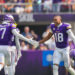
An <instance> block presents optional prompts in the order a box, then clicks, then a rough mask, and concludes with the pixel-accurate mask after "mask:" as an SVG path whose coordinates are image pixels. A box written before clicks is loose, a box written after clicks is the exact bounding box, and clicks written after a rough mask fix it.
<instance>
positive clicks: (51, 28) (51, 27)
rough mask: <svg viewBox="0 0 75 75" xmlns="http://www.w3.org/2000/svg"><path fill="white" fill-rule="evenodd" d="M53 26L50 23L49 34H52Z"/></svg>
mask: <svg viewBox="0 0 75 75" xmlns="http://www.w3.org/2000/svg"><path fill="white" fill-rule="evenodd" d="M53 24H54V23H51V24H50V32H52V33H53Z"/></svg>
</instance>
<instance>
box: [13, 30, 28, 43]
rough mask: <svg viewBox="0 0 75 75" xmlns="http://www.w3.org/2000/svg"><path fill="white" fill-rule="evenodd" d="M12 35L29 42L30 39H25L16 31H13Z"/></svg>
mask: <svg viewBox="0 0 75 75" xmlns="http://www.w3.org/2000/svg"><path fill="white" fill-rule="evenodd" d="M12 34H13V35H15V37H18V38H19V39H21V40H24V41H27V42H29V39H28V38H26V37H24V36H23V35H21V34H19V33H18V32H17V31H16V29H12Z"/></svg>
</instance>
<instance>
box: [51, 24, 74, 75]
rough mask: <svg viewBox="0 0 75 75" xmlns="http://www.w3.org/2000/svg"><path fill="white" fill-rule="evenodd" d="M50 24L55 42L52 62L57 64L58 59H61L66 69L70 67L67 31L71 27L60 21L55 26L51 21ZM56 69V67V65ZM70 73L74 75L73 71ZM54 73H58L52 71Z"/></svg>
mask: <svg viewBox="0 0 75 75" xmlns="http://www.w3.org/2000/svg"><path fill="white" fill-rule="evenodd" d="M50 26H51V30H52V33H53V34H54V37H55V43H56V50H55V52H54V55H53V64H59V63H60V61H61V60H63V61H64V66H65V67H66V68H67V69H68V68H69V67H70V57H69V50H70V47H69V46H68V37H69V34H68V31H69V30H70V29H71V25H70V24H68V23H61V24H60V25H59V26H55V24H54V23H52V24H51V25H50ZM54 69H55V68H54ZM56 69H58V68H57V67H56ZM71 74H72V75H75V73H71ZM54 75H58V74H55V73H54Z"/></svg>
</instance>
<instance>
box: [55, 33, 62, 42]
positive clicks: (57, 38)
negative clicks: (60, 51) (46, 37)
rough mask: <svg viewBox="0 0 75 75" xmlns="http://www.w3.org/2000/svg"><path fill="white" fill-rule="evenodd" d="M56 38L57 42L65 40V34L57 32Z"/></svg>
mask: <svg viewBox="0 0 75 75" xmlns="http://www.w3.org/2000/svg"><path fill="white" fill-rule="evenodd" d="M55 40H56V42H63V34H62V33H55Z"/></svg>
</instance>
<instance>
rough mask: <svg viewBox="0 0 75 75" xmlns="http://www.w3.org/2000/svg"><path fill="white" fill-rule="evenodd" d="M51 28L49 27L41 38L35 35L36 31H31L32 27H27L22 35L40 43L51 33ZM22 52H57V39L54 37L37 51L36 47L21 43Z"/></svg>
mask: <svg viewBox="0 0 75 75" xmlns="http://www.w3.org/2000/svg"><path fill="white" fill-rule="evenodd" d="M49 31H50V28H49V27H47V29H46V31H45V32H44V33H43V34H42V37H40V36H39V35H38V34H36V33H35V31H34V30H31V29H30V27H28V26H25V27H24V32H23V33H21V34H22V35H23V36H25V37H27V38H29V39H34V40H36V41H39V40H40V39H41V38H45V37H46V36H47V34H48V33H49ZM21 50H24V51H27V50H55V39H54V36H52V38H51V39H50V40H48V41H46V42H45V43H44V44H40V46H39V47H38V48H37V49H35V48H34V46H32V45H31V44H29V43H27V42H24V41H21Z"/></svg>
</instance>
